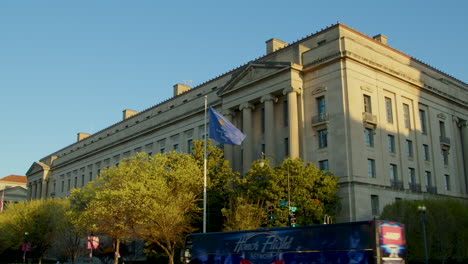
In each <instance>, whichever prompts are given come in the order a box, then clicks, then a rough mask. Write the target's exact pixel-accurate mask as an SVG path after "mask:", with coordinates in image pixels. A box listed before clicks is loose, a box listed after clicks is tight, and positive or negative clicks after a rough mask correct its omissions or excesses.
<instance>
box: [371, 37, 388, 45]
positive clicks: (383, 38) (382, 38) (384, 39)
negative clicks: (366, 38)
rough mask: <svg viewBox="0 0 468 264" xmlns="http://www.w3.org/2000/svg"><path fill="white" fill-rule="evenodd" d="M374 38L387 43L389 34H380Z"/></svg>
mask: <svg viewBox="0 0 468 264" xmlns="http://www.w3.org/2000/svg"><path fill="white" fill-rule="evenodd" d="M373 39H374V40H377V41H378V42H380V43H382V44H384V45H387V36H385V35H382V34H378V35H377V36H374V37H373Z"/></svg>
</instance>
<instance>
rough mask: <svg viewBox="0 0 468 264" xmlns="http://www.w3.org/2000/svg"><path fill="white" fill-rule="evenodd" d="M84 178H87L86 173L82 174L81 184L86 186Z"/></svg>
mask: <svg viewBox="0 0 468 264" xmlns="http://www.w3.org/2000/svg"><path fill="white" fill-rule="evenodd" d="M84 179H85V177H84V174H82V175H81V186H84Z"/></svg>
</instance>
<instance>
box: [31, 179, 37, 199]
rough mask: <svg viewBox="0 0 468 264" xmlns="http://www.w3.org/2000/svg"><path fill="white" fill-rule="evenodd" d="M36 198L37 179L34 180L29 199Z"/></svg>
mask: <svg viewBox="0 0 468 264" xmlns="http://www.w3.org/2000/svg"><path fill="white" fill-rule="evenodd" d="M36 199H37V181H34V182H33V189H32V196H31V200H36Z"/></svg>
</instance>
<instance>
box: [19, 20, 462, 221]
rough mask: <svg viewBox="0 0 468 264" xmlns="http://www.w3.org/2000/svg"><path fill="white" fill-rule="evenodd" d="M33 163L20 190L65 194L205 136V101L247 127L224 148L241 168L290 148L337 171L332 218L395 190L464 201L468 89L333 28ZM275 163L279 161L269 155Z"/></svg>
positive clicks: (270, 45)
mask: <svg viewBox="0 0 468 264" xmlns="http://www.w3.org/2000/svg"><path fill="white" fill-rule="evenodd" d="M266 52H267V54H266V55H265V56H263V57H260V58H258V59H255V60H253V61H251V62H249V63H247V64H245V65H243V66H241V67H238V68H236V69H234V70H232V71H229V72H227V73H225V74H222V75H220V76H218V77H215V78H214V79H212V80H209V81H207V82H205V83H203V84H201V85H199V86H197V87H193V88H192V87H189V86H187V85H183V84H177V85H175V86H174V97H172V98H170V99H168V100H166V101H164V102H162V103H160V104H158V105H155V106H153V107H151V108H149V109H147V110H144V111H142V112H136V111H133V110H124V111H123V119H122V121H120V122H118V123H116V124H114V125H112V126H110V127H107V128H104V129H103V130H101V131H99V132H97V133H95V134H92V135H90V134H86V133H78V139H77V142H75V143H73V144H71V145H70V146H67V147H65V148H63V149H60V150H58V151H56V152H54V153H52V154H50V155H49V156H47V157H44V158H43V159H41V160H40V161H36V162H34V163H33V165H32V166H31V168H30V169H29V170H28V172H27V176H28V190H29V196H30V199H39V198H46V197H65V196H67V195H69V193H70V189H72V188H80V187H82V186H84V185H85V184H86V183H87V182H88V181H92V180H94V179H96V177H97V175H98V174H99V172H100V170H102V169H104V168H106V167H108V166H112V165H114V164H117V163H119V160H121V159H123V158H126V157H129V156H132V155H134V154H135V153H137V152H147V153H149V154H154V153H156V152H165V151H170V150H177V151H184V152H189V151H190V147H191V146H192V142H193V140H197V139H202V138H203V134H204V98H205V96H206V97H207V98H208V104H209V105H210V106H213V107H214V108H215V109H217V110H218V111H220V112H222V113H223V115H225V116H226V117H227V118H229V119H231V120H232V122H233V124H234V125H236V126H237V127H239V128H240V129H241V130H242V131H243V132H244V133H246V134H247V137H246V139H245V140H244V142H243V144H242V145H241V146H229V145H225V146H224V152H225V157H226V158H227V159H228V160H230V162H231V164H232V166H233V168H234V169H235V170H237V171H240V172H241V173H245V172H246V171H247V170H248V169H249V166H250V164H251V162H252V161H254V160H257V159H260V158H261V153H262V152H264V153H266V154H267V155H270V156H273V157H275V159H276V160H277V161H276V162H278V161H281V160H282V159H283V158H286V157H293V158H295V157H300V158H302V159H303V160H304V161H310V162H313V163H314V164H316V165H317V166H318V167H319V168H321V169H324V170H330V171H332V172H333V173H334V174H335V175H337V176H339V177H340V185H341V188H340V191H339V195H340V196H341V197H342V207H343V208H342V210H341V212H340V214H339V216H338V218H337V221H339V222H342V221H354V220H364V219H370V218H372V217H374V216H378V215H379V214H380V213H381V210H382V208H383V207H384V206H385V205H387V204H390V203H392V202H394V201H395V200H398V199H412V200H414V199H424V198H429V197H452V198H459V199H467V198H468V128H467V120H468V111H467V109H468V107H467V106H468V93H467V91H468V86H467V84H466V83H465V82H463V81H460V80H458V79H456V78H453V77H451V76H450V75H448V74H446V73H443V72H441V71H439V70H437V69H435V68H433V67H431V66H429V65H427V64H425V63H423V62H421V61H419V60H416V59H414V58H412V57H410V56H408V55H406V54H404V53H402V52H400V51H398V50H396V49H394V48H391V47H390V46H388V45H387V37H386V36H384V35H377V36H375V37H369V36H366V35H364V34H362V33H360V32H358V31H356V30H354V29H352V28H349V27H347V26H345V25H343V24H336V25H332V26H330V27H329V28H326V29H324V30H321V31H319V32H317V33H315V34H312V35H310V36H307V37H305V38H303V39H301V40H299V41H297V42H294V43H292V44H287V43H285V42H283V41H281V40H278V39H271V40H268V41H267V42H266ZM274 165H277V164H274Z"/></svg>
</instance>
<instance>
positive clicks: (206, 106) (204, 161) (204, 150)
mask: <svg viewBox="0 0 468 264" xmlns="http://www.w3.org/2000/svg"><path fill="white" fill-rule="evenodd" d="M207 108H208V96H206V95H205V142H204V144H203V233H206V199H207V198H206V143H207V140H206V138H207V133H206V109H207Z"/></svg>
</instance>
